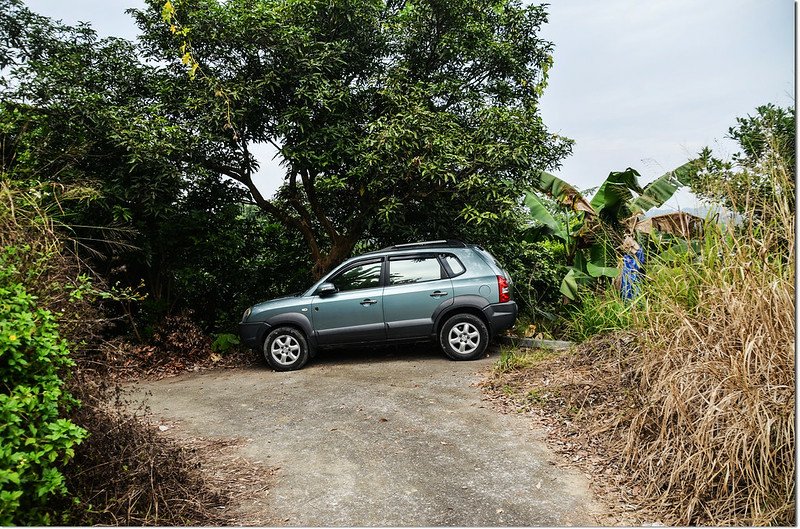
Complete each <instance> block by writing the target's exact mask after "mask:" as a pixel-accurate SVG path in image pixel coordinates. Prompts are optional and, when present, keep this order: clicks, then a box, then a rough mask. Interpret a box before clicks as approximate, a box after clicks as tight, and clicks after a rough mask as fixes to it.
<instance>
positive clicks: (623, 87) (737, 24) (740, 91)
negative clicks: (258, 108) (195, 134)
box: [26, 0, 795, 208]
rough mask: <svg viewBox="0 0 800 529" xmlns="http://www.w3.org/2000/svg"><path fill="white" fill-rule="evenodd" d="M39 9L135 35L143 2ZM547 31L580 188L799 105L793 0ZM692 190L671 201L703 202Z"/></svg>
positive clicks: (553, 20) (565, 12)
mask: <svg viewBox="0 0 800 529" xmlns="http://www.w3.org/2000/svg"><path fill="white" fill-rule="evenodd" d="M26 3H27V4H28V5H29V6H30V7H31V8H32V9H33V10H34V11H37V12H39V13H41V14H44V15H47V16H50V17H52V18H57V19H61V20H63V21H64V22H65V23H68V24H73V23H75V22H77V21H79V20H80V21H87V22H90V23H91V24H92V25H93V26H94V27H95V29H96V30H97V31H98V33H99V34H100V35H102V36H106V35H115V36H120V37H125V38H129V39H134V38H135V37H136V34H137V28H136V26H135V25H134V24H133V22H132V20H131V18H130V17H129V16H128V15H126V14H125V9H126V8H128V7H141V6H142V5H143V2H141V1H138V0H68V1H65V0H27V2H26ZM548 11H549V13H550V21H549V23H548V24H547V25H546V26H545V27H544V29H543V35H544V37H545V38H547V39H549V40H551V41H552V42H553V43H554V44H555V52H554V55H555V65H554V67H553V69H552V70H551V72H550V83H549V86H548V88H547V90H546V91H545V95H544V97H543V99H542V101H541V112H542V116H543V118H544V122H545V123H546V124H547V125H548V127H549V128H550V129H551V130H552V131H554V132H557V133H559V134H562V135H564V136H566V137H569V138H572V139H574V140H575V147H574V151H573V154H572V156H571V157H570V158H568V159H566V160H565V161H564V163H563V167H562V169H561V170H560V171H558V174H559V176H561V178H563V179H565V180H567V181H568V182H570V183H572V184H574V185H576V186H577V187H579V188H588V187H593V186H597V185H599V184H600V183H601V182H602V181H603V179H604V178H605V177H606V176H607V175H608V173H609V172H610V171H615V170H623V169H625V168H626V167H633V168H634V169H637V170H638V171H639V172H640V173H641V174H642V176H643V177H644V178H643V180H644V181H645V182H647V181H650V180H652V179H654V178H656V177H658V176H660V175H661V174H663V173H664V172H666V171H667V170H669V169H672V168H674V167H677V166H678V165H680V164H682V163H683V162H685V161H686V160H688V159H689V158H690V157H692V156H693V155H694V154H696V153H697V152H698V151H699V150H700V149H701V148H702V147H703V146H706V145H708V146H711V147H713V148H716V149H717V150H718V151H719V152H720V153H727V154H730V153H731V152H732V149H733V148H734V146H733V145H732V144H731V142H729V141H726V140H725V139H724V138H725V135H726V132H727V130H728V127H730V126H732V125H733V124H734V123H735V118H736V117H737V116H744V115H746V114H752V113H753V111H754V109H755V108H756V106H758V105H762V104H765V103H770V102H771V103H776V104H779V105H782V106H794V79H795V76H794V64H795V60H794V3H793V1H792V0H669V1H660V2H652V1H651V2H644V1H641V0H603V1H597V0H553V1H552V3H551V5H550V7H549V9H548ZM256 154H257V156H258V157H259V161H260V163H261V166H262V167H261V171H260V175H259V182H258V184H259V187H260V188H262V190H264V191H266V192H268V193H270V194H271V193H272V192H273V191H274V190H275V189H276V188H277V187H278V185H279V184H280V182H281V179H282V177H283V171H282V170H281V169H280V168H279V167H278V166H277V162H276V161H273V160H272V156H273V155H274V151H271V150H270V149H267V148H265V149H261V150H258V151H257V152H256ZM694 205H695V200H694V199H693V197H692V196H691V195H690V194H689V193H680V194H679V195H677V196H676V198H674V199H673V200H672V201H670V203H669V206H671V207H673V208H675V207H683V208H686V207H692V206H694Z"/></svg>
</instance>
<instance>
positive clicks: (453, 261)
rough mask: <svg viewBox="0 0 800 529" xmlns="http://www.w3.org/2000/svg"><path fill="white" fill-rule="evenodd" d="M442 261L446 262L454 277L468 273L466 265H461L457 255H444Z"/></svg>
mask: <svg viewBox="0 0 800 529" xmlns="http://www.w3.org/2000/svg"><path fill="white" fill-rule="evenodd" d="M442 259H444V260H445V262H446V263H447V266H448V267H449V268H450V271H451V272H453V277H455V276H460V275H461V274H463V273H464V272H466V271H467V269H466V268H464V265H463V264H461V261H459V260H458V257H456V256H455V255H450V254H444V255H442Z"/></svg>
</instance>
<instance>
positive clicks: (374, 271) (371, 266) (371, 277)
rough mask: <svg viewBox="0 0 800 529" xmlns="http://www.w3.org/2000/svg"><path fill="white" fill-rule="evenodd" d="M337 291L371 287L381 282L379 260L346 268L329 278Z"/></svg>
mask: <svg viewBox="0 0 800 529" xmlns="http://www.w3.org/2000/svg"><path fill="white" fill-rule="evenodd" d="M330 282H331V283H333V284H334V285H335V286H336V288H337V289H339V292H346V291H348V290H358V289H362V288H373V287H377V286H380V284H381V262H380V261H378V262H373V263H364V264H362V265H358V266H354V267H352V268H348V269H347V270H345V271H344V272H342V273H340V274H338V275H337V276H336V277H334V278H333V279H331V280H330Z"/></svg>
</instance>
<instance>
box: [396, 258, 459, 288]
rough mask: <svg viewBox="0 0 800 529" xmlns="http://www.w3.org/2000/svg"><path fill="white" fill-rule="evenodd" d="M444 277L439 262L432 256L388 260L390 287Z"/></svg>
mask: <svg viewBox="0 0 800 529" xmlns="http://www.w3.org/2000/svg"><path fill="white" fill-rule="evenodd" d="M446 277H447V275H446V274H445V273H444V270H442V266H441V265H440V264H439V260H438V259H437V258H436V256H434V255H431V256H426V257H414V258H406V259H391V260H389V284H390V285H408V284H410V283H422V282H425V281H435V280H437V279H444V278H446Z"/></svg>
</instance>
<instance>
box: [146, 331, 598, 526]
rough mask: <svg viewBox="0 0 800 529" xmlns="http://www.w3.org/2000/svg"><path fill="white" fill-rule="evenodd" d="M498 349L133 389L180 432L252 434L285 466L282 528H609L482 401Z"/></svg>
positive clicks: (345, 360) (520, 428)
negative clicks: (467, 357) (485, 375)
mask: <svg viewBox="0 0 800 529" xmlns="http://www.w3.org/2000/svg"><path fill="white" fill-rule="evenodd" d="M408 351H413V352H408ZM497 356H498V354H497V352H496V351H495V352H493V353H491V355H490V356H489V357H488V358H483V359H481V360H477V361H472V362H453V361H450V360H447V359H446V358H445V357H444V356H443V355H442V354H441V353H440V352H439V351H438V350H436V349H434V348H433V347H419V346H412V347H403V348H388V349H364V350H353V351H341V350H340V351H330V352H325V353H322V354H321V355H320V357H318V358H317V359H316V360H314V361H312V362H311V363H310V364H309V365H308V366H307V367H306V368H304V369H302V370H300V371H294V372H289V373H277V372H273V371H271V370H270V369H268V368H266V367H263V368H256V367H254V368H246V369H235V370H219V371H208V372H203V373H197V374H190V375H184V376H181V377H177V378H171V379H166V380H162V381H158V382H149V383H140V384H138V385H137V386H136V387H135V388H134V392H135V393H134V394H135V395H138V398H140V399H141V398H146V400H147V402H148V405H149V406H150V408H151V410H152V411H153V413H154V415H155V417H156V418H163V420H165V421H172V422H175V423H176V424H177V427H176V428H177V429H180V430H182V432H181V435H187V436H202V437H216V436H219V437H242V438H246V439H249V441H248V442H247V443H246V444H244V445H243V447H242V448H241V450H243V451H244V452H243V455H244V456H245V457H247V458H250V459H252V460H253V461H261V462H263V463H265V464H267V465H268V466H270V467H280V471H279V473H278V474H277V479H276V480H275V482H274V484H273V487H272V489H271V490H270V491H269V494H266V493H265V496H264V497H259V498H252V500H253V503H254V505H260V506H263V507H258V508H266V509H268V510H270V511H272V513H273V514H274V517H273V518H272V519H274V520H276V523H279V524H283V525H299V526H319V525H326V526H434V525H457V526H498V525H500V526H542V525H544V526H563V525H583V526H586V525H598V524H600V523H602V519H603V518H602V517H603V511H604V509H603V508H602V507H601V506H599V505H598V504H596V503H595V501H594V500H593V498H592V495H591V493H590V492H589V489H588V482H587V479H586V478H585V476H583V475H581V474H580V473H579V472H578V471H574V470H564V469H559V468H556V467H555V466H554V465H553V464H552V462H553V461H555V459H556V458H557V456H556V455H554V454H553V453H552V452H551V451H550V450H549V449H548V448H547V447H546V446H545V445H544V443H543V441H542V433H541V432H537V431H535V430H532V429H531V428H532V426H531V423H530V421H528V420H527V419H525V418H524V417H517V416H511V415H502V414H500V413H498V412H497V411H496V410H494V409H492V408H491V405H490V404H489V403H485V402H482V401H481V391H480V389H479V388H477V387H475V386H474V383H476V382H477V381H479V380H480V374H479V372H481V371H485V370H487V369H489V368H490V366H491V364H492V363H493V362H495V361H496V360H497ZM146 392H150V394H149V396H147V397H144V395H145V394H146ZM247 501H249V500H247V499H246V500H245V505H243V506H242V507H243V508H245V509H246V508H247V505H246V503H247ZM253 508H256V507H253Z"/></svg>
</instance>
